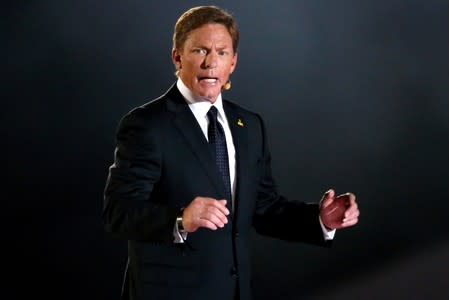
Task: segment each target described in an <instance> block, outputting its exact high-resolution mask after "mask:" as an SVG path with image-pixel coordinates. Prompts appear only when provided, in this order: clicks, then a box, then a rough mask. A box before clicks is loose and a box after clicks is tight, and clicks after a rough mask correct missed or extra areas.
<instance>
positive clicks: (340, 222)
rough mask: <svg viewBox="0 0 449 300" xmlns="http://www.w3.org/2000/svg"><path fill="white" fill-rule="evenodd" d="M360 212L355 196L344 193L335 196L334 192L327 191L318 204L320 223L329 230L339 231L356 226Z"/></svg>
mask: <svg viewBox="0 0 449 300" xmlns="http://www.w3.org/2000/svg"><path fill="white" fill-rule="evenodd" d="M359 215H360V211H359V208H358V206H357V203H356V202H355V195H354V194H352V193H346V194H342V195H339V196H335V191H334V190H332V189H330V190H329V191H327V192H326V193H325V194H324V195H323V198H322V199H321V202H320V218H321V222H323V224H324V225H325V226H326V227H327V228H329V229H340V228H345V227H350V226H353V225H355V224H357V222H358V220H359Z"/></svg>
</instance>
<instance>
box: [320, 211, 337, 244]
mask: <svg viewBox="0 0 449 300" xmlns="http://www.w3.org/2000/svg"><path fill="white" fill-rule="evenodd" d="M318 220H319V221H320V225H321V229H322V230H323V237H324V240H326V241H330V240H333V239H334V236H335V231H336V230H335V229H331V230H328V229H327V228H326V226H324V224H323V221H321V218H320V217H318Z"/></svg>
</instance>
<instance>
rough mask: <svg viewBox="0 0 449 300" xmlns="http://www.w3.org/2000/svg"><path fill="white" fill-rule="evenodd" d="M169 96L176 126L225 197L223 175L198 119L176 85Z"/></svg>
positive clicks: (212, 181) (170, 108)
mask: <svg viewBox="0 0 449 300" xmlns="http://www.w3.org/2000/svg"><path fill="white" fill-rule="evenodd" d="M167 96H168V99H167V100H168V102H167V107H168V109H169V110H170V111H172V112H173V113H174V114H175V118H174V120H173V122H174V125H175V127H176V128H177V129H178V130H179V132H180V133H181V135H182V136H183V137H184V140H185V142H186V143H187V144H188V145H189V147H190V149H191V151H192V153H193V154H194V155H195V156H196V158H197V159H198V161H199V163H200V165H201V166H202V168H203V169H204V170H205V171H206V173H207V175H208V177H209V179H210V180H211V183H212V185H213V186H214V187H215V189H216V190H217V192H218V194H219V195H220V196H221V197H223V198H224V194H225V187H224V184H223V181H222V180H221V175H220V173H219V171H218V168H217V167H216V164H215V159H214V158H213V157H212V154H211V151H209V144H208V142H207V140H206V137H205V136H204V134H203V132H202V130H201V127H200V126H199V124H198V122H197V121H196V119H195V116H194V115H193V113H192V111H191V110H190V108H189V106H188V104H187V102H186V101H185V99H184V98H183V96H182V95H181V93H180V92H179V90H178V89H177V87H176V86H173V87H172V88H171V89H170V90H169V91H168V92H167Z"/></svg>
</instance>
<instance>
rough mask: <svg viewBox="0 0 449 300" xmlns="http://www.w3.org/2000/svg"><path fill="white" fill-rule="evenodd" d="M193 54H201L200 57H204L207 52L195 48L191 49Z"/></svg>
mask: <svg viewBox="0 0 449 300" xmlns="http://www.w3.org/2000/svg"><path fill="white" fill-rule="evenodd" d="M193 52H194V53H197V54H202V55H206V54H207V51H206V49H204V48H195V49H193Z"/></svg>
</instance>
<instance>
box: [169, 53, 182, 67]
mask: <svg viewBox="0 0 449 300" xmlns="http://www.w3.org/2000/svg"><path fill="white" fill-rule="evenodd" d="M171 59H172V62H173V64H174V65H175V67H176V70H180V69H181V67H182V65H181V53H180V52H179V51H178V50H176V49H173V50H172V52H171Z"/></svg>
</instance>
